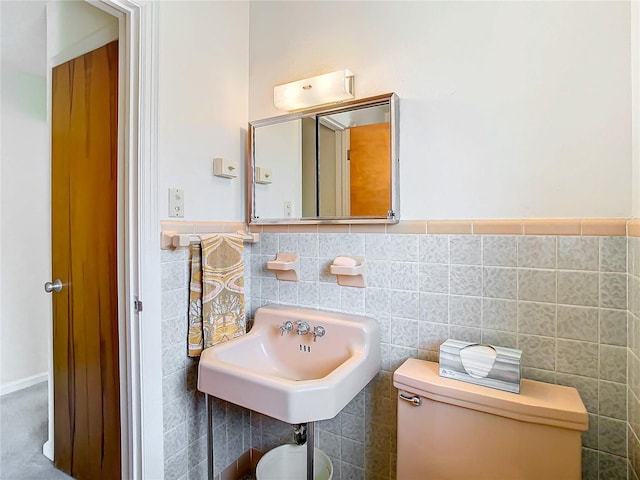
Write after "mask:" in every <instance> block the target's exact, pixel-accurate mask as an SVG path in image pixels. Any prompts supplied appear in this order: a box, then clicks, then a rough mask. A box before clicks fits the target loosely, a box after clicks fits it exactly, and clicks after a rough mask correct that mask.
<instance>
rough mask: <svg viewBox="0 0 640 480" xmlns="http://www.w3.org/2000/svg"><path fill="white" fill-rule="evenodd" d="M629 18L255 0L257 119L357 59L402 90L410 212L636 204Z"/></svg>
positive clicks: (620, 11) (369, 77)
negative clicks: (305, 82) (296, 84)
mask: <svg viewBox="0 0 640 480" xmlns="http://www.w3.org/2000/svg"><path fill="white" fill-rule="evenodd" d="M630 25H631V19H630V5H629V3H625V2H339V3H336V2H252V3H251V9H250V35H251V36H250V39H251V41H250V47H251V48H250V70H249V72H250V76H249V86H250V89H249V118H250V119H251V120H256V119H259V118H264V117H269V116H273V115H276V114H279V113H281V112H278V111H276V110H275V108H274V107H273V103H272V92H273V90H272V89H273V86H274V85H277V84H280V83H284V82H287V81H292V80H296V79H299V78H304V77H308V76H312V75H316V74H320V73H323V72H327V71H333V70H338V69H344V68H349V69H351V70H352V71H353V72H354V73H355V74H356V81H355V85H356V95H357V97H366V96H371V95H374V94H379V93H385V92H389V91H395V92H397V93H398V94H399V96H400V98H401V103H400V117H401V135H400V161H401V173H400V180H401V208H402V210H401V217H402V218H403V219H425V218H426V219H438V218H442V219H456V218H520V217H525V218H535V217H626V216H629V215H630V214H631V204H632V198H631V195H632V181H631V180H630V179H631V174H632V167H631V161H630V159H631V123H630V122H631V120H630V119H631V72H630V43H631V42H630V40H631V39H630ZM636 162H637V161H636ZM636 176H637V175H636ZM636 203H637V202H636Z"/></svg>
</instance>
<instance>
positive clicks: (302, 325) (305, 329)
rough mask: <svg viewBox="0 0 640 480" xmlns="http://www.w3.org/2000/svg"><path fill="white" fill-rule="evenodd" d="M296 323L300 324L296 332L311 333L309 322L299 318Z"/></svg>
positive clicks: (300, 333) (301, 333)
mask: <svg viewBox="0 0 640 480" xmlns="http://www.w3.org/2000/svg"><path fill="white" fill-rule="evenodd" d="M296 325H297V326H298V328H296V333H297V334H298V335H306V334H308V333H311V327H310V326H309V324H308V323H307V322H303V321H302V320H298V321H296Z"/></svg>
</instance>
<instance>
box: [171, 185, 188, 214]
mask: <svg viewBox="0 0 640 480" xmlns="http://www.w3.org/2000/svg"><path fill="white" fill-rule="evenodd" d="M169 216H170V217H175V218H182V217H184V190H183V189H181V188H170V189H169Z"/></svg>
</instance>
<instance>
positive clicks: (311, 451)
mask: <svg viewBox="0 0 640 480" xmlns="http://www.w3.org/2000/svg"><path fill="white" fill-rule="evenodd" d="M313 427H314V422H308V423H307V480H313V461H314V457H315V445H314V444H315V434H314V428H313Z"/></svg>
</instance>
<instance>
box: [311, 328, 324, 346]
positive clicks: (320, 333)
mask: <svg viewBox="0 0 640 480" xmlns="http://www.w3.org/2000/svg"><path fill="white" fill-rule="evenodd" d="M325 333H327V331H326V330H325V328H324V327H323V326H321V325H317V326H315V327H313V332H312V333H311V334H312V335H313V341H314V342H315V341H316V338H318V337H324V334H325Z"/></svg>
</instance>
